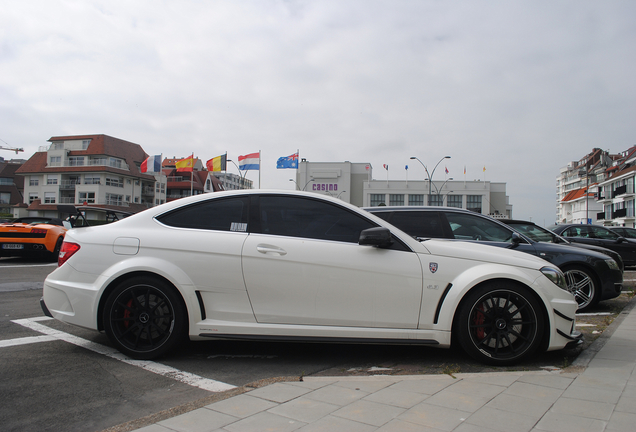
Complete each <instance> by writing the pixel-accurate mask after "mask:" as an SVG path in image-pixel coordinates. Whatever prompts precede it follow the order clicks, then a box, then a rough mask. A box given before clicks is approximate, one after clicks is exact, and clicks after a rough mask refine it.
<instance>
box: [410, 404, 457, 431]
mask: <svg viewBox="0 0 636 432" xmlns="http://www.w3.org/2000/svg"><path fill="white" fill-rule="evenodd" d="M469 416H470V413H469V412H465V411H459V410H455V409H451V408H445V407H440V406H435V405H430V404H427V403H426V401H424V402H422V403H420V404H417V405H415V406H414V407H413V408H410V409H408V410H407V411H405V412H404V413H403V414H401V415H400V416H399V417H398V420H404V421H407V422H410V423H417V424H420V425H423V426H428V427H432V428H436V429H440V430H443V431H452V430H453V429H454V428H456V427H457V426H459V425H460V424H461V423H462V422H463V421H465V420H466V419H467V418H468V417H469Z"/></svg>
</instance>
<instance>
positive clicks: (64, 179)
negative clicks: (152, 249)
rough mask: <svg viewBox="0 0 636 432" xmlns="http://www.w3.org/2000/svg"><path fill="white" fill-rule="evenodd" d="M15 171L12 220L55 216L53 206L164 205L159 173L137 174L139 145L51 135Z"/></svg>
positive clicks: (131, 209) (163, 178)
mask: <svg viewBox="0 0 636 432" xmlns="http://www.w3.org/2000/svg"><path fill="white" fill-rule="evenodd" d="M48 141H49V142H50V143H51V144H50V145H49V146H45V147H41V148H40V150H39V151H38V152H36V153H35V154H34V155H33V156H32V157H31V158H30V159H29V160H28V161H26V162H25V163H24V164H23V165H22V166H21V167H20V168H18V169H17V170H16V174H18V175H21V176H23V177H24V192H23V195H24V197H23V203H24V204H25V205H26V206H21V207H15V208H14V217H21V216H48V217H59V216H60V215H59V214H58V212H57V205H58V204H74V205H82V204H85V205H90V206H96V207H101V208H107V209H113V210H119V211H128V212H132V213H136V212H138V211H141V210H144V209H146V208H148V207H152V206H155V205H158V204H162V203H164V202H165V201H166V192H167V184H166V183H167V180H166V176H165V175H164V174H163V173H161V172H160V173H152V174H151V173H147V174H146V173H142V172H141V171H140V168H139V167H140V165H141V163H142V162H143V161H144V160H145V159H146V158H147V157H148V155H147V154H146V152H145V151H144V150H143V149H142V148H141V146H140V145H139V144H135V143H131V142H128V141H124V140H121V139H118V138H114V137H111V136H108V135H76V136H55V137H51V138H50V139H49V140H48Z"/></svg>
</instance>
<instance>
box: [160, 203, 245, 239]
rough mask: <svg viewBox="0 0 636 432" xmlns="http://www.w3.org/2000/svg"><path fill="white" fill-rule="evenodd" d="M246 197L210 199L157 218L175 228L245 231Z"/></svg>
mask: <svg viewBox="0 0 636 432" xmlns="http://www.w3.org/2000/svg"><path fill="white" fill-rule="evenodd" d="M248 208H249V200H248V199H247V197H238V198H221V199H210V200H207V201H203V202H200V203H197V204H193V205H190V206H187V207H182V208H179V209H177V210H174V211H171V212H168V213H165V214H162V215H160V216H158V217H157V220H158V221H159V222H161V223H163V224H165V225H168V226H172V227H177V228H193V229H205V230H215V231H237V232H247V215H248Z"/></svg>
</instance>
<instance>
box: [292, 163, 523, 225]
mask: <svg viewBox="0 0 636 432" xmlns="http://www.w3.org/2000/svg"><path fill="white" fill-rule="evenodd" d="M296 186H297V189H299V190H305V191H312V192H316V193H321V194H325V195H330V196H333V197H336V198H339V199H341V200H343V201H346V202H349V203H351V204H354V205H356V206H359V207H375V206H380V205H387V206H394V205H395V206H416V205H420V206H422V205H433V206H448V207H458V208H464V209H468V210H472V211H475V212H477V213H482V214H487V215H490V216H493V217H495V218H499V219H512V205H511V204H510V203H509V197H508V195H506V183H501V182H490V181H479V180H477V181H463V180H451V179H448V180H436V181H433V182H432V183H430V184H429V182H428V181H427V180H374V179H373V167H372V166H371V164H370V163H353V162H348V161H345V162H308V161H307V160H305V159H302V160H301V162H300V163H299V164H298V171H297V174H296Z"/></svg>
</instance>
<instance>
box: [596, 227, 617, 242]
mask: <svg viewBox="0 0 636 432" xmlns="http://www.w3.org/2000/svg"><path fill="white" fill-rule="evenodd" d="M590 228H591V229H592V232H593V233H594V237H596V238H599V239H604V240H618V237H620V236H619V235H618V234H616V233H615V232H612V231H610V230H608V229H603V228H597V227H590Z"/></svg>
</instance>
